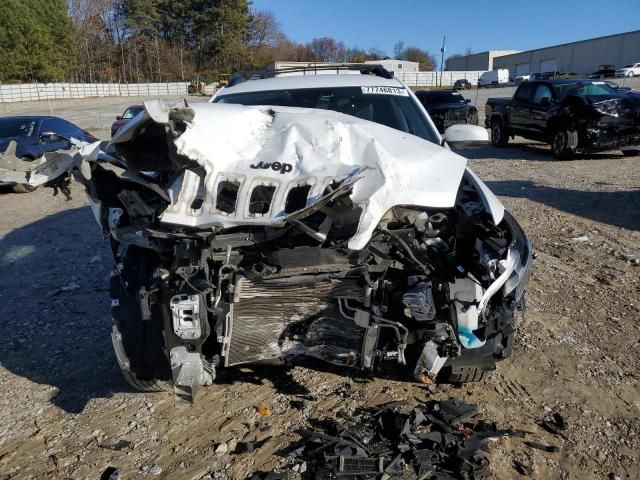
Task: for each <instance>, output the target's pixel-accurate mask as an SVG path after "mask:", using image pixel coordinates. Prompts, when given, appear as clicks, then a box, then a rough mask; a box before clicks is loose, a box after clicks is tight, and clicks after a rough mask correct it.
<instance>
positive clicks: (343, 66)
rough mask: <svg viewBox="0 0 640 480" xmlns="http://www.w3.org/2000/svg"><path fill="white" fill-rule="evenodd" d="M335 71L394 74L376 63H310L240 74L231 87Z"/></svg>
mask: <svg viewBox="0 0 640 480" xmlns="http://www.w3.org/2000/svg"><path fill="white" fill-rule="evenodd" d="M333 70H335V72H336V73H339V72H340V71H341V70H349V71H359V72H360V73H361V74H363V75H375V76H377V77H382V78H389V79H390V78H393V73H392V72H390V71H388V70H387V69H386V68H384V67H383V66H382V65H380V64H376V63H327V64H317V63H313V62H311V63H309V64H308V65H299V66H295V67H286V68H274V69H265V70H253V71H248V72H239V73H237V74H236V75H234V76H233V77H232V78H231V79H230V80H229V85H228V86H229V87H231V86H233V85H237V84H238V83H242V82H246V81H247V80H258V79H263V78H273V77H276V76H278V75H279V74H282V73H307V72H308V73H316V72H327V71H333Z"/></svg>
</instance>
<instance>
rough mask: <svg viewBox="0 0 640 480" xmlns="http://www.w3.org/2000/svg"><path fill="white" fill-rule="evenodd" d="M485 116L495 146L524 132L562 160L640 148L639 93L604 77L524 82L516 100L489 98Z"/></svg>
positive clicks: (504, 143) (522, 134)
mask: <svg viewBox="0 0 640 480" xmlns="http://www.w3.org/2000/svg"><path fill="white" fill-rule="evenodd" d="M485 115H486V117H485V125H486V126H487V128H490V129H491V141H492V143H493V145H494V146H496V147H504V146H505V145H506V144H507V143H508V141H509V137H513V136H515V135H520V136H521V137H524V138H528V139H531V140H539V141H542V142H546V143H549V144H550V145H551V153H552V154H553V156H554V157H555V158H558V159H568V158H571V157H572V156H573V155H574V154H576V153H583V152H593V151H604V150H621V151H622V152H623V154H624V155H637V154H638V153H639V152H640V123H638V120H637V119H638V118H640V96H634V95H632V94H630V93H621V92H617V91H615V90H614V89H613V88H611V87H610V86H609V85H607V84H606V83H605V82H603V81H594V80H586V79H577V80H546V81H535V82H527V83H523V84H521V85H520V86H519V87H518V89H517V90H516V92H515V94H514V95H513V98H512V99H509V98H490V99H488V100H487V104H486V106H485Z"/></svg>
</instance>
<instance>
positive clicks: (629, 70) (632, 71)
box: [615, 63, 640, 77]
mask: <svg viewBox="0 0 640 480" xmlns="http://www.w3.org/2000/svg"><path fill="white" fill-rule="evenodd" d="M636 75H640V63H630V64H628V65H625V66H624V67H622V68H619V69H618V70H616V73H615V76H616V77H635V76H636Z"/></svg>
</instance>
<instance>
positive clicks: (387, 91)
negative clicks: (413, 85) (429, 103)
mask: <svg viewBox="0 0 640 480" xmlns="http://www.w3.org/2000/svg"><path fill="white" fill-rule="evenodd" d="M362 93H364V94H365V95H398V96H400V97H408V96H409V92H407V89H406V88H398V87H362Z"/></svg>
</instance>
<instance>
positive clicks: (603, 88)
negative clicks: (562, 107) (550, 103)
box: [554, 82, 616, 102]
mask: <svg viewBox="0 0 640 480" xmlns="http://www.w3.org/2000/svg"><path fill="white" fill-rule="evenodd" d="M554 88H555V90H556V95H557V97H558V100H559V101H561V102H562V101H563V100H564V99H565V98H566V97H568V96H569V95H577V96H581V97H582V96H586V95H615V94H616V92H615V90H613V89H612V88H611V87H610V86H609V85H607V84H606V83H604V82H591V83H565V84H556V85H554Z"/></svg>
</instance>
